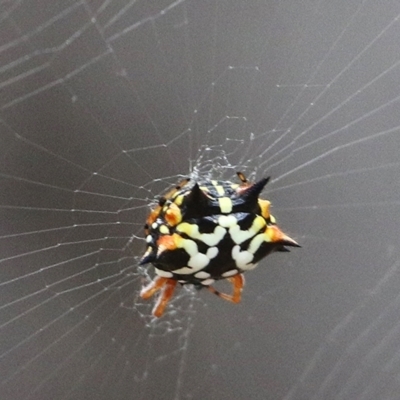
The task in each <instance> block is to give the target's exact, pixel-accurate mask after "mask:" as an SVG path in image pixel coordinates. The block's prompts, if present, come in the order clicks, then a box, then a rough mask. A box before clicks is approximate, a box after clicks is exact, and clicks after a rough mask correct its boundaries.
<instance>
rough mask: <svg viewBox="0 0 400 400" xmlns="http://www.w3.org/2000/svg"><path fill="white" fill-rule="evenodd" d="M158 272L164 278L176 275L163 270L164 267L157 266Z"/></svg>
mask: <svg viewBox="0 0 400 400" xmlns="http://www.w3.org/2000/svg"><path fill="white" fill-rule="evenodd" d="M156 274H157V275H158V276H161V277H163V278H172V277H173V276H174V275H173V274H172V272H169V271H163V270H162V269H158V268H156Z"/></svg>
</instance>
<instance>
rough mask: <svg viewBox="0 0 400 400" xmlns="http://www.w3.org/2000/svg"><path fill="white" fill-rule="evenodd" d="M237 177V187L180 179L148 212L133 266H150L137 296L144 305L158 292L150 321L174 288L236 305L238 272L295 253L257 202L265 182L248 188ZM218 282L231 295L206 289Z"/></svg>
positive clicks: (239, 283)
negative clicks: (189, 287) (202, 291)
mask: <svg viewBox="0 0 400 400" xmlns="http://www.w3.org/2000/svg"><path fill="white" fill-rule="evenodd" d="M237 175H238V177H239V179H240V181H241V183H240V184H235V183H232V182H229V181H217V180H206V181H203V182H195V183H191V182H190V179H185V180H183V181H182V182H180V183H179V184H178V185H176V186H175V187H173V188H172V189H170V190H169V191H168V192H167V193H166V194H165V195H164V196H162V197H161V198H160V199H159V201H158V205H157V206H156V207H155V208H154V209H153V210H152V211H151V212H150V215H149V216H148V218H147V221H146V224H145V227H144V230H145V234H146V242H147V250H146V252H145V254H144V255H143V257H142V258H141V260H140V263H139V264H140V265H143V264H147V263H151V264H153V266H154V267H155V273H156V276H155V278H154V279H153V281H152V282H151V283H150V284H148V285H147V286H145V287H143V288H142V290H141V293H140V295H141V297H142V298H143V299H148V298H150V297H151V296H153V295H154V294H155V293H156V292H157V291H161V294H160V295H159V297H158V300H157V301H156V304H155V306H154V308H153V315H154V316H156V317H161V316H162V314H163V313H164V310H165V308H166V306H167V303H168V301H169V300H170V299H171V297H172V295H173V293H174V289H175V287H176V285H177V283H178V282H179V283H181V284H182V285H184V284H193V285H195V286H196V287H197V288H202V287H206V288H207V289H208V290H209V291H210V292H212V293H214V294H216V295H217V296H219V297H220V298H222V299H225V300H228V301H230V302H233V303H239V302H240V299H241V292H242V289H243V286H244V276H243V272H245V271H249V270H252V269H254V268H255V267H256V265H257V263H258V262H259V261H260V260H261V259H262V258H264V257H266V256H267V255H268V254H271V253H273V252H275V251H289V249H288V248H287V247H286V246H294V247H300V246H299V244H297V242H295V241H294V240H293V239H291V238H290V237H289V236H287V235H285V234H284V233H283V232H282V231H281V230H280V229H279V228H278V226H277V225H276V220H275V218H274V217H273V216H272V215H271V214H270V212H269V209H270V204H271V203H270V202H269V201H268V200H263V199H260V198H259V195H260V193H261V191H262V190H263V189H264V187H265V185H266V184H267V183H268V181H269V177H268V178H263V179H261V180H260V181H258V182H256V183H251V182H249V181H248V180H247V179H246V177H245V176H244V174H243V173H241V172H238V173H237ZM220 279H227V280H228V281H229V282H230V283H231V284H232V286H233V293H232V294H231V295H229V294H225V293H221V292H219V291H218V290H216V289H215V288H214V287H213V286H212V284H213V283H214V281H216V280H220Z"/></svg>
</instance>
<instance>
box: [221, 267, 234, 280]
mask: <svg viewBox="0 0 400 400" xmlns="http://www.w3.org/2000/svg"><path fill="white" fill-rule="evenodd" d="M237 273H238V270H237V269H231V270H230V271H226V272H224V273H223V274H222V275H221V276H223V277H224V278H229V277H230V276H233V275H237Z"/></svg>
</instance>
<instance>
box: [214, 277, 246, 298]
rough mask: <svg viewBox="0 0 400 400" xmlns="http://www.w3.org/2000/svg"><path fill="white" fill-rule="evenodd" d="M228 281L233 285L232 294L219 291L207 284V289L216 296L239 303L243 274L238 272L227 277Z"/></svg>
mask: <svg viewBox="0 0 400 400" xmlns="http://www.w3.org/2000/svg"><path fill="white" fill-rule="evenodd" d="M228 281H229V282H231V283H232V286H233V294H232V295H229V294H225V293H221V292H219V291H218V290H216V289H214V288H213V287H212V286H207V289H208V290H209V291H210V292H211V293H214V294H216V295H217V296H218V297H221V298H222V299H224V300H228V301H231V302H232V303H239V302H240V298H241V295H242V289H243V286H244V276H243V275H242V274H238V275H235V276H232V277H231V278H228Z"/></svg>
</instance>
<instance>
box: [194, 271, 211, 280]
mask: <svg viewBox="0 0 400 400" xmlns="http://www.w3.org/2000/svg"><path fill="white" fill-rule="evenodd" d="M210 276H211V275H210V274H209V273H208V272H205V271H200V272H198V273H197V274H195V278H199V279H207V278H209V277H210Z"/></svg>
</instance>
